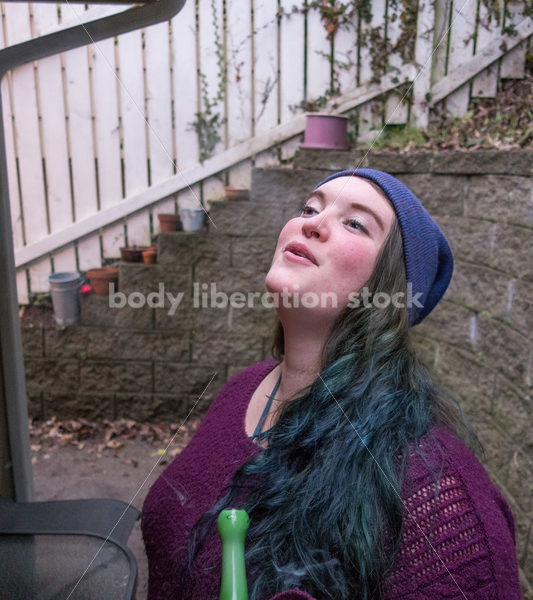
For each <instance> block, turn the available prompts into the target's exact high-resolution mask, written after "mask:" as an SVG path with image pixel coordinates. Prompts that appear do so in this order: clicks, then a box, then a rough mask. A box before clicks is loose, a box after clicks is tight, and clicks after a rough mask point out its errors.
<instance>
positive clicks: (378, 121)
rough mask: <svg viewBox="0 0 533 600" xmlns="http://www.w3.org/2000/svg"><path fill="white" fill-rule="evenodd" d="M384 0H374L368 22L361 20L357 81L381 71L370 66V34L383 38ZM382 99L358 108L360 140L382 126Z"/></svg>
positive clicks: (363, 80)
mask: <svg viewBox="0 0 533 600" xmlns="http://www.w3.org/2000/svg"><path fill="white" fill-rule="evenodd" d="M385 7H386V2H385V0H376V1H375V2H372V9H371V10H372V18H371V20H370V23H366V21H365V20H364V19H362V21H361V40H360V42H359V43H360V68H359V83H360V84H363V83H368V82H369V81H371V80H372V79H373V78H375V77H379V75H382V74H383V73H375V72H374V70H373V68H372V61H373V57H372V53H371V48H370V47H371V45H372V42H371V41H370V40H371V34H372V31H374V32H375V33H379V35H380V37H381V38H383V36H384V34H385V32H384V21H385ZM374 52H379V48H377V47H374ZM382 109H383V100H382V99H379V98H378V99H377V100H372V101H371V102H367V103H366V104H364V105H363V106H361V108H360V109H359V110H358V116H359V139H360V140H361V141H365V140H366V141H370V140H372V139H374V138H375V137H376V136H377V135H379V133H380V131H381V128H382V118H383V111H382Z"/></svg>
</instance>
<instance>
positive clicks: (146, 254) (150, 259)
mask: <svg viewBox="0 0 533 600" xmlns="http://www.w3.org/2000/svg"><path fill="white" fill-rule="evenodd" d="M156 261H157V249H156V248H155V246H151V247H150V248H146V250H143V263H144V264H145V265H153V264H155V263H156Z"/></svg>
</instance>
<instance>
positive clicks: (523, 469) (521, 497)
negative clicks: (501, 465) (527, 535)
mask: <svg viewBox="0 0 533 600" xmlns="http://www.w3.org/2000/svg"><path fill="white" fill-rule="evenodd" d="M505 487H506V488H507V489H508V490H509V492H510V493H511V494H512V496H513V499H514V501H515V502H516V503H517V504H518V506H519V507H520V508H521V509H522V510H523V511H524V513H525V514H527V515H532V514H533V469H532V468H531V462H530V459H529V457H528V456H526V455H525V454H524V453H523V452H520V451H516V452H514V453H513V460H511V462H510V464H509V470H508V474H507V481H506V484H505Z"/></svg>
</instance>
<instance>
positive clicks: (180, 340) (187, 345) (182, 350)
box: [151, 331, 191, 362]
mask: <svg viewBox="0 0 533 600" xmlns="http://www.w3.org/2000/svg"><path fill="white" fill-rule="evenodd" d="M190 355H191V342H190V336H189V333H188V332H186V333H183V334H177V333H176V332H174V331H154V333H153V334H151V358H152V359H153V360H157V361H159V360H164V361H179V362H188V361H189V360H190Z"/></svg>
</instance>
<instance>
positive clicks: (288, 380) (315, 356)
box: [276, 326, 327, 400]
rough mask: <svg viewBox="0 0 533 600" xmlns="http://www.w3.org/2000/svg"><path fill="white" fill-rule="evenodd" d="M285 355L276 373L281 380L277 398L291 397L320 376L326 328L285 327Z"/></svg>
mask: <svg viewBox="0 0 533 600" xmlns="http://www.w3.org/2000/svg"><path fill="white" fill-rule="evenodd" d="M283 337H284V356H283V360H282V362H281V365H280V367H279V368H278V369H279V370H278V371H277V375H278V376H279V374H280V372H281V383H280V386H279V388H278V392H277V394H276V398H279V399H281V400H285V399H289V398H291V397H293V396H294V395H296V394H297V393H298V392H299V391H300V390H301V389H302V388H305V387H307V386H309V385H311V383H312V382H313V381H314V380H315V379H316V378H317V377H318V375H319V373H320V358H321V353H322V348H323V345H324V343H325V341H326V337H327V332H325V331H320V329H319V328H310V327H305V328H299V329H296V328H294V327H290V326H289V327H286V326H284V328H283Z"/></svg>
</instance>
